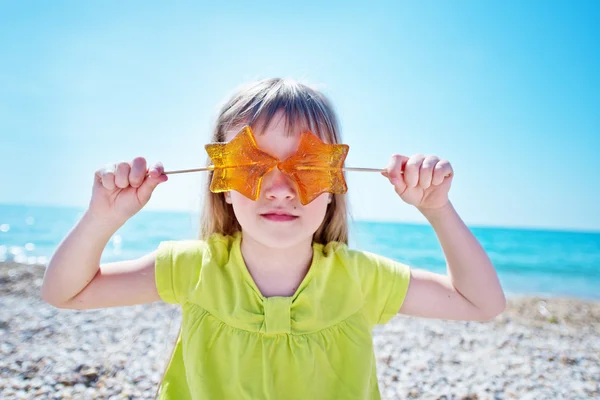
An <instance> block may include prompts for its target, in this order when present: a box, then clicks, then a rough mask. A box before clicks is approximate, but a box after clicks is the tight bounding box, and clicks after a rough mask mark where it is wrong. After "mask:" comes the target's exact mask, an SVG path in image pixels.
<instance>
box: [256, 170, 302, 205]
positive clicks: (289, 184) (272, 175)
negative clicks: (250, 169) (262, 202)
mask: <svg viewBox="0 0 600 400" xmlns="http://www.w3.org/2000/svg"><path fill="white" fill-rule="evenodd" d="M262 187H263V189H262V191H263V192H264V195H265V197H266V198H267V199H269V200H275V199H288V200H291V199H293V198H294V197H296V186H295V185H294V181H292V180H291V179H290V178H289V177H288V176H287V175H285V174H284V173H283V172H281V171H280V170H279V169H278V168H274V169H273V170H272V171H270V172H269V173H268V174H266V175H265V176H264V177H263V182H262Z"/></svg>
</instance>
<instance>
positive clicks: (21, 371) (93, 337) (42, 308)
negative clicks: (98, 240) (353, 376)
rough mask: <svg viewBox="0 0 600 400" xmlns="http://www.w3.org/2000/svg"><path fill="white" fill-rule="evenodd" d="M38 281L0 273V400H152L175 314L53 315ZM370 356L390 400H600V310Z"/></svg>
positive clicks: (525, 301)
mask: <svg viewBox="0 0 600 400" xmlns="http://www.w3.org/2000/svg"><path fill="white" fill-rule="evenodd" d="M6 270H10V271H11V274H10V279H9V278H8V274H7V273H6ZM15 271H16V272H15ZM42 273H43V272H42ZM39 277H40V271H36V270H35V269H34V268H33V267H32V266H23V267H20V266H19V265H15V264H8V267H7V263H4V264H3V263H0V337H1V338H2V340H1V342H0V398H1V399H2V400H5V399H6V400H10V399H69V398H72V399H119V400H121V399H129V398H134V399H154V396H155V393H156V389H157V387H158V384H159V381H160V379H161V377H162V374H163V372H164V368H165V367H166V365H167V361H168V360H167V357H168V356H169V355H170V354H171V350H172V346H173V344H174V341H175V339H176V337H177V333H178V330H179V326H180V323H181V315H180V312H179V309H178V308H177V307H176V306H172V305H168V304H164V303H162V302H156V303H152V304H145V305H140V306H133V307H119V308H111V309H104V310H87V311H76V310H61V309H56V308H54V307H52V306H50V305H48V304H46V303H44V302H42V301H41V300H40V299H39V287H35V285H28V284H27V279H29V280H30V281H31V279H39ZM542 302H543V303H542ZM540 310H541V311H540ZM373 344H374V347H375V356H376V362H377V378H378V382H379V389H380V392H381V397H382V399H384V400H388V399H390V400H391V399H440V400H441V399H446V400H483V399H493V400H495V399H600V303H597V302H585V301H579V300H570V299H535V298H520V299H511V300H510V302H509V306H508V308H507V311H506V312H505V313H504V314H502V315H501V316H499V317H497V318H495V319H494V320H492V321H489V322H459V321H442V320H428V319H418V318H410V317H405V316H396V317H394V318H393V319H392V320H391V321H390V323H388V324H387V325H385V326H378V327H376V328H375V330H374V332H373Z"/></svg>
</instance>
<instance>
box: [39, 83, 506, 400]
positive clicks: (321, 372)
mask: <svg viewBox="0 0 600 400" xmlns="http://www.w3.org/2000/svg"><path fill="white" fill-rule="evenodd" d="M246 125H249V126H250V127H251V128H252V129H253V131H254V132H255V141H256V144H257V146H258V148H260V150H262V151H264V152H266V153H268V154H270V155H271V156H273V157H275V158H276V159H278V160H286V159H288V158H289V157H293V156H294V154H295V153H296V152H297V149H298V146H299V143H300V136H301V133H302V132H304V131H305V130H309V131H311V132H313V133H314V134H315V135H317V137H319V138H320V139H321V140H322V141H323V142H324V143H326V144H339V143H340V133H339V128H338V122H337V118H336V116H335V114H334V112H333V109H332V107H331V105H330V104H329V102H328V100H327V99H326V98H325V97H324V95H323V94H321V93H320V92H318V91H316V90H314V89H311V88H309V87H307V86H305V85H303V84H299V83H296V82H294V81H291V80H283V79H267V80H263V81H259V82H255V83H253V84H251V85H248V86H246V87H243V88H241V89H240V90H239V91H238V92H237V93H236V94H235V95H234V96H233V97H232V98H231V99H230V100H229V101H228V102H227V103H226V104H225V105H224V106H223V108H222V110H221V112H220V114H219V116H218V119H217V123H216V127H215V129H214V135H213V137H212V142H227V143H231V140H232V139H233V138H234V137H235V136H236V134H237V133H238V132H240V129H241V128H242V127H244V126H246ZM163 172H164V170H163V166H162V165H161V164H160V163H158V164H156V165H155V166H154V167H153V168H151V169H149V170H148V169H147V166H146V161H145V159H144V158H141V157H140V158H136V159H134V160H133V161H132V162H131V163H127V162H122V163H119V164H118V165H115V166H114V167H113V168H104V169H101V170H98V171H97V172H96V174H95V180H94V186H93V190H92V197H91V201H90V204H89V208H88V210H87V211H86V213H85V214H84V215H83V217H82V218H81V220H80V221H79V222H78V223H77V224H76V226H75V227H74V228H73V229H72V231H71V232H70V233H69V234H68V235H67V237H66V238H65V239H64V240H63V241H62V242H61V244H60V245H59V247H58V248H57V250H56V253H55V254H54V255H53V257H52V259H51V261H50V263H49V265H48V268H47V270H46V274H45V276H44V282H43V285H42V289H41V294H42V298H43V299H44V300H45V301H46V302H48V303H50V304H52V305H54V306H56V307H61V308H72V309H90V308H101V307H115V306H127V305H134V304H142V303H148V302H153V301H157V300H163V301H165V302H168V303H177V304H180V305H181V309H182V326H181V330H180V333H179V337H178V339H177V342H176V344H175V347H174V350H173V354H172V356H171V358H170V362H169V363H168V366H167V369H166V371H165V374H164V376H163V380H162V383H161V386H160V398H161V399H178V400H179V399H207V398H210V399H282V398H285V399H311V398H313V399H330V398H332V399H333V398H335V399H377V398H379V389H378V385H377V375H376V370H375V357H374V352H373V347H372V337H371V333H372V329H373V328H374V326H375V325H376V324H385V323H387V322H388V321H389V320H390V319H391V318H392V317H393V316H394V315H396V314H397V313H402V314H406V315H413V316H419V317H425V318H443V319H462V320H478V321H485V320H489V319H491V318H494V317H495V316H497V315H498V314H500V313H501V312H502V311H503V310H504V307H505V298H504V293H503V291H502V288H501V286H500V284H499V281H498V278H497V275H496V273H495V270H494V267H493V265H492V264H491V262H490V260H489V258H488V257H487V255H486V253H485V252H484V250H483V249H482V247H481V246H480V244H479V243H478V241H477V240H476V239H475V237H474V236H473V235H472V234H471V232H470V231H469V229H468V228H467V227H466V226H465V224H464V223H463V222H462V220H461V218H460V217H459V216H458V214H457V213H456V211H455V210H454V208H453V206H452V204H451V203H450V201H449V199H448V191H449V189H450V183H451V181H452V167H451V165H450V164H449V163H448V162H447V161H445V160H440V159H439V158H437V157H435V156H423V155H420V154H417V155H413V156H411V157H406V156H402V155H393V156H392V157H391V161H390V163H389V165H388V167H387V168H386V170H385V172H382V175H383V176H385V177H386V178H387V179H389V181H390V182H391V184H392V185H393V187H394V190H395V191H396V193H398V195H399V196H400V198H401V199H402V200H404V201H405V202H406V203H408V204H411V205H413V206H415V207H417V208H418V210H419V211H420V212H421V213H423V215H424V216H425V217H426V218H427V220H428V221H429V222H430V223H431V225H432V226H433V228H434V230H435V232H436V234H437V237H438V239H439V241H440V243H441V246H442V249H443V251H444V254H445V256H446V261H447V265H448V275H447V276H444V275H438V274H434V273H431V272H428V271H423V270H417V269H410V268H409V267H408V266H406V265H404V264H402V263H399V262H397V261H394V260H392V259H388V258H385V257H383V256H378V255H375V254H372V253H368V252H364V251H358V250H351V249H349V248H348V246H347V244H348V228H347V220H346V198H345V195H344V194H332V193H328V192H324V193H321V194H319V195H318V196H316V197H315V198H314V199H313V200H312V201H310V202H309V203H308V204H305V205H303V204H302V203H301V202H300V199H299V198H300V196H299V192H298V188H299V186H298V185H297V182H295V181H294V180H293V179H290V176H289V175H286V174H284V173H283V172H282V170H279V169H278V168H274V169H272V170H270V171H269V172H268V173H266V174H265V175H264V176H263V178H262V183H261V184H260V185H259V189H260V190H259V194H258V198H257V199H256V200H255V201H254V200H251V199H249V198H247V197H246V196H245V195H242V194H241V193H240V192H239V191H236V190H230V191H226V192H218V193H215V192H212V191H210V190H209V188H208V186H207V191H206V199H205V202H204V207H205V208H204V212H203V215H202V229H201V230H202V232H201V235H200V239H199V240H186V241H169V242H162V243H161V244H160V245H159V247H158V249H157V250H156V251H154V252H152V253H150V254H148V255H146V256H144V257H141V258H139V259H137V260H130V261H123V262H115V263H109V264H103V265H99V264H100V256H101V253H102V251H103V249H104V247H105V246H106V244H107V243H108V240H109V239H110V237H111V236H112V235H113V234H114V233H115V232H116V231H117V229H119V227H121V226H122V225H123V224H124V223H125V222H126V221H127V220H128V219H129V218H130V217H132V216H133V215H134V214H136V213H137V212H138V211H139V210H140V209H142V207H143V206H144V205H145V204H146V203H147V202H148V200H149V199H150V196H151V194H152V192H153V191H154V189H155V188H156V187H157V185H159V184H161V183H163V182H166V181H167V175H165V174H164V173H163ZM213 174H214V173H213V172H211V173H209V179H208V182H209V185H210V182H211V180H212V178H213ZM246 184H247V185H249V186H252V185H253V184H252V182H250V181H248V182H246ZM254 185H255V184H254ZM255 186H256V185H255Z"/></svg>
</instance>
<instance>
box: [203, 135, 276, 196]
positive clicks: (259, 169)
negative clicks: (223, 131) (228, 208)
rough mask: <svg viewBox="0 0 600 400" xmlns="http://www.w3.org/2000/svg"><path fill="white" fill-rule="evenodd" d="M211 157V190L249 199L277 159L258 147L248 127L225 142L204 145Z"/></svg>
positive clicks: (256, 192)
mask: <svg viewBox="0 0 600 400" xmlns="http://www.w3.org/2000/svg"><path fill="white" fill-rule="evenodd" d="M205 148H206V152H207V153H208V156H209V157H210V159H211V160H212V162H213V164H214V165H212V168H210V169H212V170H213V171H214V172H213V178H212V181H211V183H210V191H211V192H213V193H219V192H227V191H230V190H236V191H238V192H240V193H241V194H243V195H244V196H246V197H248V198H249V199H252V200H257V199H258V194H259V193H260V185H261V183H262V179H263V177H264V176H265V174H267V172H269V171H271V170H272V169H273V168H275V166H277V163H279V159H277V158H276V157H273V156H272V155H270V154H269V153H266V152H264V151H262V150H261V149H259V148H258V146H257V144H256V139H254V135H253V134H252V129H251V128H250V127H249V126H246V127H244V128H243V129H242V130H241V131H240V133H238V134H237V135H236V136H235V137H234V138H233V139H231V140H230V141H229V142H228V143H212V144H207V145H206V146H205Z"/></svg>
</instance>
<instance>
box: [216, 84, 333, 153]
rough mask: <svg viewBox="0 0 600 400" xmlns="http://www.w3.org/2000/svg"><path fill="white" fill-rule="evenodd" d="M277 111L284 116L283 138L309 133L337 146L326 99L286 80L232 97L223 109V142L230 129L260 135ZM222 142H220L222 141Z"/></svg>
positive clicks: (242, 91) (245, 90)
mask: <svg viewBox="0 0 600 400" xmlns="http://www.w3.org/2000/svg"><path fill="white" fill-rule="evenodd" d="M278 111H282V112H283V114H284V115H285V117H286V127H285V130H286V135H287V136H292V135H295V134H296V133H297V132H298V129H300V132H303V131H305V130H309V131H311V132H312V133H314V134H315V135H317V136H318V137H319V138H320V139H321V140H323V141H325V142H328V143H339V134H338V129H337V121H336V118H335V114H334V112H333V110H332V108H331V106H330V105H329V104H328V101H327V99H326V98H325V97H324V96H323V95H321V94H320V93H319V92H316V91H315V90H313V89H311V88H309V87H308V86H305V85H303V84H300V83H297V82H294V81H287V80H276V81H272V82H271V81H270V80H267V81H261V82H258V83H256V84H254V85H253V86H252V87H249V88H245V89H243V90H241V91H240V92H239V94H238V95H236V96H234V98H233V99H232V101H231V102H230V103H229V104H227V105H226V106H225V107H224V109H223V110H222V113H221V117H222V122H223V124H222V126H223V129H224V132H222V139H224V137H225V133H226V132H227V131H229V130H230V129H233V128H236V127H239V126H241V125H250V127H252V130H253V131H254V132H255V134H256V135H262V134H263V133H264V130H265V129H266V128H267V127H268V126H269V124H270V123H271V122H272V120H273V117H274V116H275V114H276V113H277V112H278ZM221 141H223V140H221Z"/></svg>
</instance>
